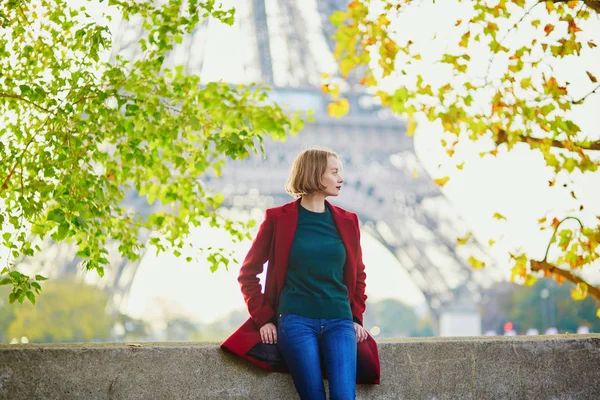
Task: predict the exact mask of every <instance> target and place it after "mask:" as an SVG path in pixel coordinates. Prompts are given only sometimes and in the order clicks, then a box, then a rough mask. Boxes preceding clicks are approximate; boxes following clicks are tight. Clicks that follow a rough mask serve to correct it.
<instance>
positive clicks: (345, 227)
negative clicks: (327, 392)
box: [221, 199, 379, 384]
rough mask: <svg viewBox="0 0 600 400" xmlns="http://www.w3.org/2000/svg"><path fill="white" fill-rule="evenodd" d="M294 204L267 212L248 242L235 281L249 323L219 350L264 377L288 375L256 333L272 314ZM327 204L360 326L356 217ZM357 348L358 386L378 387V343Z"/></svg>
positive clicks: (361, 275)
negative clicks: (263, 281)
mask: <svg viewBox="0 0 600 400" xmlns="http://www.w3.org/2000/svg"><path fill="white" fill-rule="evenodd" d="M299 203H300V199H298V200H296V201H293V202H290V203H287V204H284V205H283V206H280V207H274V208H270V209H268V210H267V211H266V214H265V220H264V221H263V223H262V224H261V226H260V228H259V230H258V233H257V235H256V237H255V238H254V241H253V242H252V246H251V247H250V251H249V252H248V254H247V255H246V258H245V259H244V262H243V264H242V267H241V269H240V273H239V277H238V281H239V282H240V286H241V289H242V294H243V296H244V300H245V301H246V305H247V306H248V311H249V312H250V318H249V319H248V320H247V321H246V322H245V323H244V324H243V325H242V326H241V327H240V328H238V329H237V330H236V331H235V332H234V333H233V334H232V335H231V336H229V338H227V340H225V341H224V342H223V344H221V349H223V350H225V351H228V352H231V353H233V354H236V355H238V356H240V357H242V358H244V359H246V360H248V361H250V362H252V363H253V364H256V365H258V366H259V367H261V368H264V369H266V370H269V371H282V372H285V371H287V368H286V366H285V363H284V362H283V359H282V357H281V354H280V353H279V350H278V348H277V345H275V344H272V345H269V344H264V343H262V341H261V338H260V332H259V329H260V327H262V326H263V325H264V324H265V323H267V322H269V320H271V318H273V317H274V316H275V313H276V312H277V306H278V302H279V295H280V294H281V290H282V289H283V285H284V283H285V275H286V270H287V266H288V258H289V255H290V249H291V247H292V241H293V239H294V234H295V232H296V224H297V222H298V204H299ZM326 203H327V205H328V206H329V207H330V209H331V211H332V215H333V220H334V222H335V225H336V226H337V229H338V232H339V234H340V238H341V239H342V242H343V243H344V247H345V248H346V263H345V264H344V283H345V284H346V287H347V288H348V293H349V297H350V308H351V310H352V315H353V316H354V317H356V318H358V320H360V321H361V323H362V320H363V312H364V311H365V301H366V299H367V296H366V294H365V277H366V274H365V265H364V264H363V261H362V250H361V248H360V229H359V224H358V217H357V216H356V214H354V213H351V212H348V211H345V210H343V209H342V208H339V207H336V206H333V205H332V204H330V203H329V202H327V201H326ZM267 261H268V267H267V277H266V284H265V291H264V293H262V292H261V285H260V283H259V279H258V277H257V275H259V274H260V273H262V271H263V265H264V263H265V262H267ZM357 346H358V348H357V354H358V363H357V374H356V375H357V376H356V381H357V383H371V384H379V354H378V351H377V343H376V342H375V340H374V339H373V338H372V337H371V336H370V335H368V334H367V339H366V340H364V341H362V342H360V343H358V344H357Z"/></svg>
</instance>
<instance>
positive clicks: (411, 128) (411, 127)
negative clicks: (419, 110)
mask: <svg viewBox="0 0 600 400" xmlns="http://www.w3.org/2000/svg"><path fill="white" fill-rule="evenodd" d="M416 129H417V123H416V122H415V119H414V118H413V116H412V114H408V126H407V127H406V136H413V135H414V134H415V130H416Z"/></svg>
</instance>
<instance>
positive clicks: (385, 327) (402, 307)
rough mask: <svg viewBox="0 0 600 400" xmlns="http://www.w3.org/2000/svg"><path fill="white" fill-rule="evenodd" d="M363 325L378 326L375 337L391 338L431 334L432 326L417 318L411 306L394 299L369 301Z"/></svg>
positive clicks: (368, 326) (368, 327)
mask: <svg viewBox="0 0 600 400" xmlns="http://www.w3.org/2000/svg"><path fill="white" fill-rule="evenodd" d="M364 322H365V323H364V325H365V327H367V329H371V328H372V327H374V326H377V327H379V329H380V333H379V335H377V337H381V338H393V337H408V336H431V335H432V334H433V328H432V326H431V325H430V323H428V322H427V321H425V320H423V321H422V320H419V318H418V316H417V314H416V313H415V311H414V310H413V309H412V307H410V306H407V305H406V304H404V303H402V302H400V301H398V300H395V299H384V300H380V301H378V302H371V303H369V306H368V307H367V310H366V311H365V316H364Z"/></svg>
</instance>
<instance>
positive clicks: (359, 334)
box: [354, 322, 367, 342]
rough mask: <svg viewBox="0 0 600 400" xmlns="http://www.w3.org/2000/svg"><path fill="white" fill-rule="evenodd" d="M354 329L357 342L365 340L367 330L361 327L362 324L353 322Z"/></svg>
mask: <svg viewBox="0 0 600 400" xmlns="http://www.w3.org/2000/svg"><path fill="white" fill-rule="evenodd" d="M354 329H355V330H356V341H357V342H362V341H365V340H367V331H366V330H365V328H363V327H362V326H360V325H359V324H357V323H356V322H355V323H354Z"/></svg>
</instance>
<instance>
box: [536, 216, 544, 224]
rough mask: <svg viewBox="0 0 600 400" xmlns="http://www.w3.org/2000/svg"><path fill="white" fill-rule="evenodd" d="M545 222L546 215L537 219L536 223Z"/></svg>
mask: <svg viewBox="0 0 600 400" xmlns="http://www.w3.org/2000/svg"><path fill="white" fill-rule="evenodd" d="M544 222H546V217H544V218H540V219H538V224H543V223H544Z"/></svg>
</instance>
